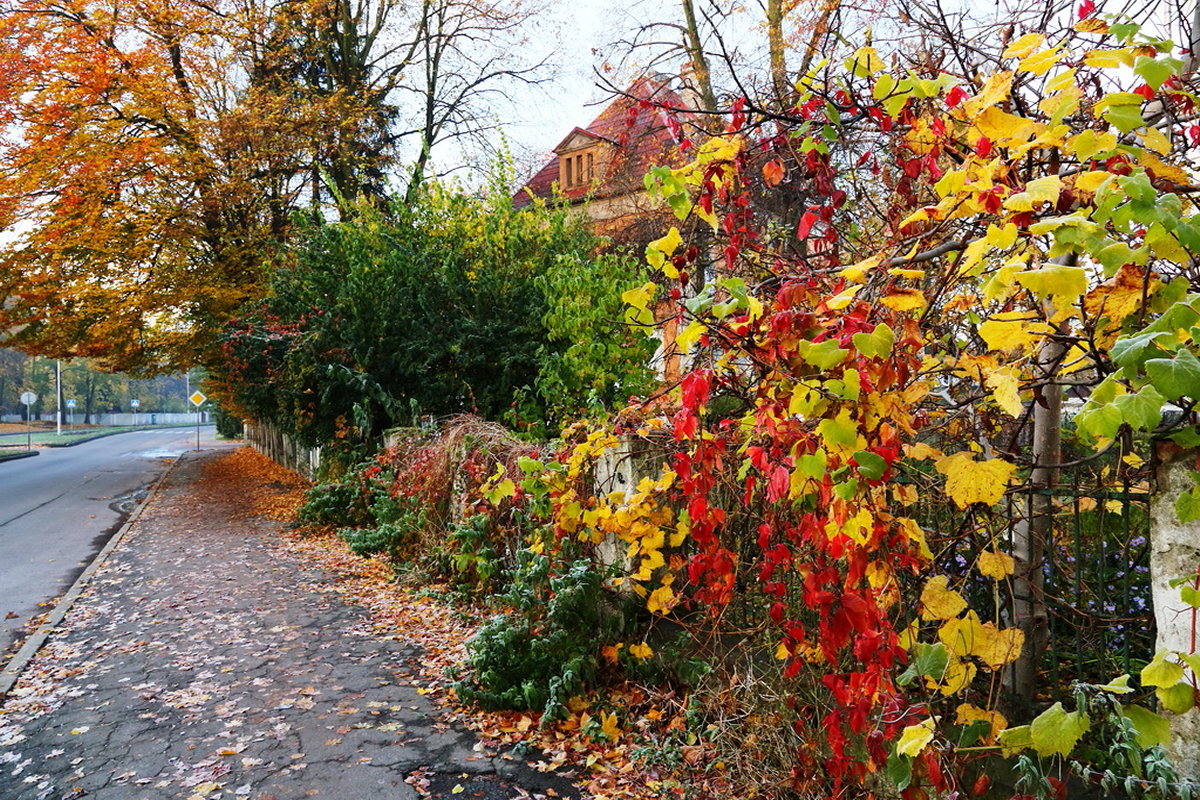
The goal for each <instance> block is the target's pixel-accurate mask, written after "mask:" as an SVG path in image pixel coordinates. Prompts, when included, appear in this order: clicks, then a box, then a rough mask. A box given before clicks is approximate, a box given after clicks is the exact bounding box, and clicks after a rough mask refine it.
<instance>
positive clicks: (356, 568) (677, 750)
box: [206, 448, 728, 800]
mask: <svg viewBox="0 0 1200 800" xmlns="http://www.w3.org/2000/svg"><path fill="white" fill-rule="evenodd" d="M207 470H208V474H207V476H206V477H207V478H208V479H209V480H210V481H214V482H215V484H214V485H220V484H221V483H223V482H225V483H230V484H232V483H236V489H235V488H234V487H233V486H230V487H229V488H230V490H231V491H233V492H234V493H238V494H240V495H241V496H242V497H244V498H245V505H246V512H247V513H252V514H257V515H261V516H264V517H266V518H268V519H272V520H275V521H279V522H285V521H290V520H291V519H293V518H294V516H295V512H296V511H297V510H298V509H299V507H300V505H301V504H302V503H303V502H304V491H305V489H306V488H307V486H308V484H307V482H306V481H304V480H303V479H302V478H300V477H299V476H297V475H295V474H294V473H292V472H290V471H288V470H286V469H284V468H282V467H280V466H278V465H276V464H275V463H274V462H272V461H270V460H269V459H267V458H266V457H265V456H262V455H260V454H259V453H257V452H256V451H254V450H251V449H250V448H242V449H240V450H238V451H236V452H234V453H232V454H230V455H229V456H228V457H226V458H223V459H219V460H217V461H214V462H211V463H210V464H209V465H208V466H207ZM248 478H250V479H249V480H248ZM282 547H283V548H284V549H285V550H286V551H287V552H288V553H290V554H292V555H293V556H295V557H297V558H300V559H303V560H304V561H305V562H307V563H309V564H312V565H315V566H319V567H321V568H323V569H325V570H327V571H328V572H330V573H331V574H333V575H334V576H336V578H337V580H336V581H333V582H331V583H330V584H329V590H330V591H333V592H335V593H336V594H337V595H339V596H340V597H341V598H342V599H343V600H344V601H345V602H348V603H353V604H355V605H359V606H362V607H364V608H366V609H367V610H368V611H369V613H370V618H371V620H372V624H373V625H374V627H375V630H376V633H377V635H378V636H380V637H381V638H385V637H386V638H392V639H396V640H400V641H403V642H406V643H412V644H415V645H418V646H420V647H421V648H422V649H423V650H424V654H423V658H422V660H421V663H420V664H419V666H416V667H415V669H416V672H417V674H415V675H413V676H410V677H411V679H412V680H413V681H414V683H415V685H417V687H418V691H419V692H421V693H422V694H426V695H429V696H431V698H433V699H435V700H436V701H437V702H438V703H439V704H440V705H441V706H442V707H443V709H444V713H445V715H446V717H447V720H448V721H454V722H457V723H460V724H462V725H465V726H467V727H469V728H471V729H473V730H475V731H476V732H478V733H479V735H480V736H481V738H482V739H483V742H484V745H485V746H486V747H488V748H489V749H494V750H496V751H498V752H504V751H508V750H513V751H514V752H516V753H523V754H524V757H525V758H528V759H530V760H531V761H532V763H533V764H534V766H535V767H537V768H539V769H543V770H547V771H549V770H569V771H574V772H575V773H576V774H577V775H578V776H580V778H579V783H580V785H581V788H582V789H583V791H584V792H585V794H586V796H588V797H592V798H597V799H598V800H602V799H603V798H652V797H653V798H662V797H675V796H678V797H682V796H684V794H685V793H687V794H688V796H691V797H705V796H721V795H726V794H727V793H728V787H727V786H726V785H725V780H724V769H723V765H722V764H721V763H720V762H719V761H718V760H717V755H716V753H715V751H714V750H713V749H712V748H711V747H710V746H709V745H707V744H706V743H705V742H703V741H702V740H701V739H699V738H698V737H697V735H696V734H695V732H693V731H689V725H688V722H687V711H686V706H687V703H686V697H683V696H680V695H677V694H676V693H675V692H673V691H669V690H659V689H654V688H651V687H645V686H640V685H637V684H634V683H631V682H625V683H621V684H617V685H614V686H610V687H607V688H606V689H605V690H604V691H602V692H593V693H591V694H589V695H587V696H583V697H578V698H575V699H574V700H572V701H571V703H570V704H569V711H570V713H569V715H568V717H567V718H566V719H565V720H562V721H560V722H557V723H553V724H550V725H546V726H544V727H543V726H542V725H541V724H540V723H541V720H540V717H539V716H538V715H536V714H533V713H529V712H515V711H483V710H480V709H478V708H475V707H473V706H466V705H464V704H462V703H460V702H459V701H458V698H457V696H456V694H455V692H454V689H453V682H454V681H453V678H452V677H450V676H451V675H454V674H457V673H458V672H459V671H461V670H462V669H463V665H464V663H465V661H466V656H467V641H468V640H469V639H470V638H471V636H473V635H474V634H475V632H476V631H477V630H478V627H479V625H480V624H481V623H482V621H483V620H484V619H485V618H486V616H487V612H486V611H485V610H484V609H482V608H478V607H475V608H470V607H463V606H461V605H457V606H452V605H450V604H448V603H447V602H444V601H443V600H441V599H439V596H445V595H448V594H449V592H448V587H444V586H424V587H412V586H403V585H400V584H398V583H397V582H396V580H395V576H394V573H393V571H392V569H391V568H390V567H389V566H388V565H387V564H385V563H384V562H383V561H381V560H380V559H378V558H369V559H368V558H362V557H360V556H356V555H354V554H353V553H352V552H351V551H350V549H349V547H348V546H347V545H346V543H345V542H344V541H343V540H342V539H341V538H339V537H338V536H337V534H336V533H335V532H334V531H332V530H329V529H323V530H315V531H314V530H312V529H307V530H303V531H298V530H289V531H288V532H287V533H286V535H285V536H284V537H283V540H282ZM537 751H541V753H542V756H541V757H540V758H538V757H537V755H536V753H537Z"/></svg>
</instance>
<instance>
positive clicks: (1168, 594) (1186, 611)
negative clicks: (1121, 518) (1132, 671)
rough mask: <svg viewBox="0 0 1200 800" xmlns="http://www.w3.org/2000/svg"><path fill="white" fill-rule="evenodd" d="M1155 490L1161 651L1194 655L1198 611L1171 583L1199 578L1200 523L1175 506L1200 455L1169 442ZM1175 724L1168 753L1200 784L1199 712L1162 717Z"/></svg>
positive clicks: (1154, 582)
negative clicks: (1183, 515) (1182, 515)
mask: <svg viewBox="0 0 1200 800" xmlns="http://www.w3.org/2000/svg"><path fill="white" fill-rule="evenodd" d="M1157 456H1158V458H1157V461H1158V470H1157V475H1156V478H1157V485H1156V486H1155V489H1154V493H1153V495H1152V496H1151V498H1150V586H1151V592H1152V597H1153V600H1154V618H1155V621H1156V622H1157V625H1158V641H1157V647H1158V649H1164V648H1165V649H1167V650H1178V651H1182V652H1185V653H1187V652H1193V651H1195V650H1196V641H1195V637H1196V633H1195V625H1194V623H1195V615H1196V613H1197V612H1196V609H1194V608H1192V607H1191V606H1189V605H1187V604H1186V603H1184V602H1183V600H1182V599H1181V598H1180V594H1179V588H1178V587H1172V586H1171V585H1170V584H1171V581H1173V580H1175V579H1177V578H1182V577H1184V576H1186V575H1193V574H1195V573H1196V569H1197V567H1200V520H1194V521H1192V522H1188V523H1181V522H1180V521H1179V516H1178V515H1177V514H1176V513H1175V501H1176V500H1177V499H1178V498H1179V496H1180V495H1181V494H1183V493H1184V492H1187V491H1189V490H1191V488H1192V487H1193V486H1194V485H1195V483H1194V482H1193V480H1192V476H1191V473H1192V471H1193V470H1196V469H1197V468H1200V449H1188V450H1181V449H1180V448H1178V447H1176V446H1175V445H1174V444H1172V443H1170V442H1163V443H1161V444H1160V445H1159V448H1158V453H1157ZM1163 713H1164V715H1165V716H1166V717H1167V718H1168V719H1170V721H1171V743H1170V745H1169V747H1168V748H1167V752H1168V754H1169V755H1170V757H1171V762H1172V763H1173V764H1174V765H1175V768H1176V769H1177V770H1179V773H1180V776H1181V777H1183V776H1186V777H1189V778H1193V779H1195V778H1200V711H1198V710H1197V709H1195V708H1193V709H1191V710H1190V711H1188V712H1187V713H1185V714H1179V715H1176V714H1172V713H1171V712H1169V711H1164V712H1163Z"/></svg>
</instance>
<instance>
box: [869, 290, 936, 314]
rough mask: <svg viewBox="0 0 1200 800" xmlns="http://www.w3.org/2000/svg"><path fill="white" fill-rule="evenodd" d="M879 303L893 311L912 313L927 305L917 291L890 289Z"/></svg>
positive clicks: (923, 296) (922, 295) (923, 297)
mask: <svg viewBox="0 0 1200 800" xmlns="http://www.w3.org/2000/svg"><path fill="white" fill-rule="evenodd" d="M879 302H880V303H882V304H883V305H885V306H887V307H888V308H890V309H892V310H893V311H914V310H916V309H918V308H924V307H925V306H926V305H928V301H926V300H925V295H924V294H922V293H921V291H920V290H919V289H892V290H891V291H890V292H888V294H887V296H886V297H883V298H881V299H880V301H879Z"/></svg>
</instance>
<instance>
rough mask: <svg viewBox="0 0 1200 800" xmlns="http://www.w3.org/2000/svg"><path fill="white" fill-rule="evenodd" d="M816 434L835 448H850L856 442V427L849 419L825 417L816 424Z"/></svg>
mask: <svg viewBox="0 0 1200 800" xmlns="http://www.w3.org/2000/svg"><path fill="white" fill-rule="evenodd" d="M817 433H819V434H821V438H822V439H824V440H825V441H826V442H828V443H829V444H830V445H834V446H835V447H836V446H840V447H851V446H853V445H854V444H856V443H857V442H858V426H856V425H855V424H854V423H853V422H851V421H850V420H849V419H842V418H837V419H830V418H828V417H826V418H825V419H823V420H821V421H820V422H818V423H817Z"/></svg>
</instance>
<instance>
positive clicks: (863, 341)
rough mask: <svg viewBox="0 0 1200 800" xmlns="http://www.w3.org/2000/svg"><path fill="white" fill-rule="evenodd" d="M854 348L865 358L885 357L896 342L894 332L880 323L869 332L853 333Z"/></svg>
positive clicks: (889, 353)
mask: <svg viewBox="0 0 1200 800" xmlns="http://www.w3.org/2000/svg"><path fill="white" fill-rule="evenodd" d="M853 339H854V348H855V349H856V350H858V352H860V353H862V354H863V355H864V356H866V357H867V358H887V357H888V356H889V355H891V352H892V347H893V346H894V345H895V344H896V333H895V332H894V331H893V330H892V329H891V328H889V327H888V326H887V325H884V324H883V323H880V324H879V325H876V326H875V330H873V331H871V332H870V333H856V334H854V337H853Z"/></svg>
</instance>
